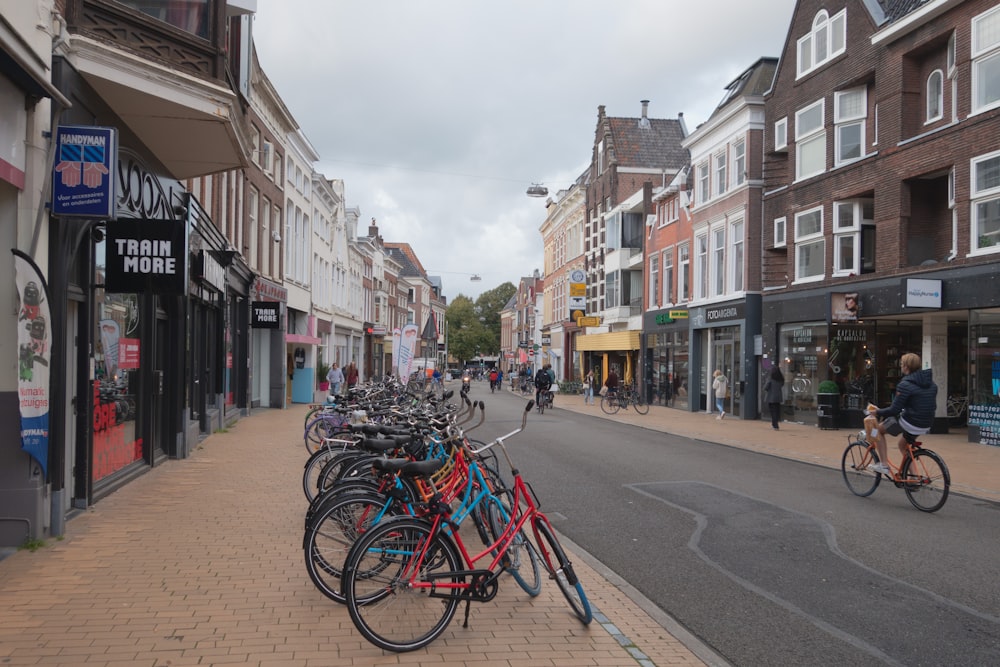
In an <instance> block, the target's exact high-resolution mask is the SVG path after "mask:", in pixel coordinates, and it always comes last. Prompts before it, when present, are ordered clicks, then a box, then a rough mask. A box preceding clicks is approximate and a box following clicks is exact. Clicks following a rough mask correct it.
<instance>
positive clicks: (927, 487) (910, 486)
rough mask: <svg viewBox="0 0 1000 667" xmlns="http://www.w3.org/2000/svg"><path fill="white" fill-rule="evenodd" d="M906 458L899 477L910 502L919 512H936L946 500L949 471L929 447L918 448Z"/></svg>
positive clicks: (948, 486) (949, 483)
mask: <svg viewBox="0 0 1000 667" xmlns="http://www.w3.org/2000/svg"><path fill="white" fill-rule="evenodd" d="M913 456H914V458H912V459H911V458H907V460H906V463H904V464H903V470H902V472H900V474H899V475H900V477H901V478H902V479H903V490H905V491H906V497H907V498H909V499H910V504H911V505H913V506H914V507H916V508H917V509H918V510H920V511H921V512H936V511H938V510H939V509H941V508H942V507H943V506H944V503H945V501H946V500H948V490H949V489H950V488H951V473H950V472H948V466H946V465H945V463H944V461H943V460H942V459H941V457H940V456H938V455H937V454H935V453H934V452H932V451H930V450H929V449H918V450H916V452H915V453H914V455H913Z"/></svg>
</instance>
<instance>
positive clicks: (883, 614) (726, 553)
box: [471, 385, 1000, 665]
mask: <svg viewBox="0 0 1000 667" xmlns="http://www.w3.org/2000/svg"><path fill="white" fill-rule="evenodd" d="M471 397H472V398H473V399H477V398H482V399H483V400H485V401H486V403H487V415H488V416H487V422H486V424H484V425H483V426H482V427H481V428H480V429H479V430H477V431H474V432H473V433H472V434H471V435H472V436H473V437H478V438H480V439H486V438H488V437H490V436H494V435H499V434H501V433H506V432H509V431H510V430H512V429H513V428H515V427H516V426H517V424H518V423H519V422H520V412H521V410H523V408H524V400H523V399H521V398H519V397H517V396H513V395H511V394H509V393H497V394H490V392H489V388H488V386H486V385H483V386H482V387H480V386H479V385H476V386H474V387H473V392H472V395H471ZM556 405H558V397H557V399H556ZM636 419H637V420H638V419H641V417H639V416H637V417H636ZM509 448H510V451H511V455H512V456H513V457H514V462H515V464H516V465H518V466H519V467H520V468H521V472H522V474H523V475H524V477H525V479H526V480H527V481H528V482H530V483H531V484H532V486H533V487H534V489H535V491H536V493H537V495H538V496H539V498H540V500H541V503H542V509H543V510H544V511H545V512H546V513H548V514H549V516H550V517H552V518H553V519H554V521H555V525H556V527H557V528H558V529H559V530H560V531H561V532H563V533H564V534H565V535H566V536H567V537H569V538H570V539H572V540H573V541H574V542H575V543H577V544H578V545H580V546H581V547H582V548H584V549H585V550H587V551H588V552H589V553H590V554H591V555H592V556H594V557H595V558H597V559H598V560H600V561H601V562H603V563H604V564H605V565H607V566H608V567H610V568H611V569H612V570H613V571H615V572H617V573H618V574H619V575H621V576H622V577H623V578H624V579H625V580H626V581H628V582H629V583H630V584H631V585H632V586H634V587H635V588H636V589H638V590H639V591H640V592H641V593H642V594H643V595H645V596H646V597H647V598H649V600H651V601H652V602H653V603H655V604H656V605H657V606H659V607H660V608H661V609H662V610H664V611H665V612H667V613H668V614H670V615H671V616H672V617H674V618H675V619H676V620H677V621H678V622H680V623H681V624H682V625H684V626H685V627H686V628H687V629H688V630H690V631H691V632H692V633H693V634H694V635H695V636H696V637H698V638H700V639H701V640H702V641H703V642H705V643H706V644H707V645H709V646H710V647H712V648H713V649H714V650H715V651H716V652H717V653H718V654H719V655H720V656H722V657H723V658H724V659H726V660H728V661H729V662H730V663H732V664H734V665H845V664H851V665H886V664H889V665H997V664H1000V558H998V557H997V554H998V553H1000V505H997V504H994V503H990V502H986V501H979V500H975V499H970V498H964V497H958V496H954V495H953V496H952V497H951V498H949V500H948V504H947V505H946V507H945V509H944V510H942V511H941V512H938V513H936V514H925V513H922V512H919V511H917V510H915V509H914V508H913V507H912V506H911V505H910V503H909V502H908V501H907V499H906V497H905V495H904V494H903V492H902V491H901V490H900V491H897V492H895V493H893V491H895V490H894V489H891V487H889V488H886V489H885V490H882V491H880V494H881V498H882V502H879V503H871V502H865V501H864V500H863V499H860V498H856V497H854V496H853V495H851V493H850V492H849V491H848V490H847V487H846V486H845V485H844V482H843V480H842V479H841V477H840V475H839V473H838V472H836V471H832V470H830V469H828V468H822V467H818V466H812V465H808V464H804V463H798V462H794V461H789V460H785V459H781V458H775V457H771V456H767V455H762V454H757V453H753V452H748V451H745V450H742V449H737V448H731V447H726V446H721V445H716V444H712V443H706V442H697V441H693V440H690V439H687V438H678V437H675V436H670V435H665V434H662V433H657V432H653V431H648V430H644V429H641V428H635V427H628V426H622V425H619V424H616V423H613V422H609V421H606V420H602V419H600V418H597V417H589V416H586V415H580V414H574V413H569V412H567V411H560V410H559V409H558V408H556V409H554V410H549V411H546V413H545V414H544V415H538V414H537V412H533V413H532V414H531V416H530V417H529V421H528V428H527V430H526V432H525V433H524V434H522V435H520V436H519V437H517V438H514V439H512V440H511V441H510V447H509Z"/></svg>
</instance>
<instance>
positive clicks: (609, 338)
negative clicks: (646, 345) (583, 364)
mask: <svg viewBox="0 0 1000 667" xmlns="http://www.w3.org/2000/svg"><path fill="white" fill-rule="evenodd" d="M576 349H577V350H579V351H580V352H613V351H616V350H617V351H620V350H638V349H639V332H638V331H615V332H612V333H600V334H587V335H584V336H577V337H576Z"/></svg>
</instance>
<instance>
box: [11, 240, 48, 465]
mask: <svg viewBox="0 0 1000 667" xmlns="http://www.w3.org/2000/svg"><path fill="white" fill-rule="evenodd" d="M11 252H12V253H14V282H15V283H16V285H17V295H18V299H19V304H18V309H17V312H18V315H17V349H18V364H17V369H18V373H17V395H18V403H19V405H20V409H21V449H23V450H24V451H26V452H27V453H28V454H29V455H30V456H31V457H32V458H33V459H35V460H36V461H38V464H39V465H41V466H42V475H43V476H45V477H46V478H47V476H48V475H47V470H48V465H49V392H50V387H49V368H50V362H51V360H52V334H51V329H50V323H51V319H50V314H49V297H48V287H47V286H46V284H45V279H44V278H43V277H42V273H41V271H39V270H38V265H36V264H35V262H34V261H33V260H32V259H31V257H29V256H28V255H26V254H24V253H23V252H21V251H20V250H16V249H11Z"/></svg>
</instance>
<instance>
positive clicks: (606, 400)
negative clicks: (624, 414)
mask: <svg viewBox="0 0 1000 667" xmlns="http://www.w3.org/2000/svg"><path fill="white" fill-rule="evenodd" d="M621 409H622V406H621V403H619V402H618V397H617V396H615V395H612V394H604V396H601V411H602V412H604V413H605V414H609V415H616V414H618V411H619V410H621Z"/></svg>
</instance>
